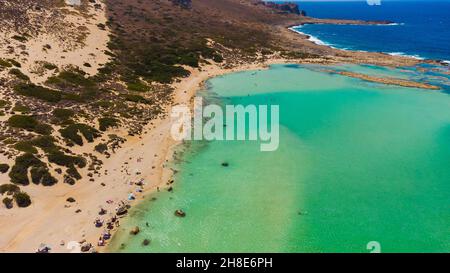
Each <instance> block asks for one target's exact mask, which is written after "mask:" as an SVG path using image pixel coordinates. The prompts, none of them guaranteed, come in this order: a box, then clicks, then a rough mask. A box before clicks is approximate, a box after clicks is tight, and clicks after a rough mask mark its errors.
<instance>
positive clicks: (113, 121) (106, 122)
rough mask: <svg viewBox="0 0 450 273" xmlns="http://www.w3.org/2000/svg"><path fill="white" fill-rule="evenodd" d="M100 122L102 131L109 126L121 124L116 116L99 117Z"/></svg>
mask: <svg viewBox="0 0 450 273" xmlns="http://www.w3.org/2000/svg"><path fill="white" fill-rule="evenodd" d="M98 123H99V128H100V131H103V132H104V131H106V130H108V128H110V127H117V125H118V124H119V120H117V119H115V118H108V117H105V118H99V119H98Z"/></svg>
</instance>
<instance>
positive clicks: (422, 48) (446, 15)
mask: <svg viewBox="0 0 450 273" xmlns="http://www.w3.org/2000/svg"><path fill="white" fill-rule="evenodd" d="M299 4H300V6H301V9H303V10H305V11H306V12H307V14H308V16H311V17H317V18H337V19H362V20H389V21H393V22H395V23H396V24H393V25H388V26H381V25H378V26H377V25H375V26H355V25H347V26H342V25H305V26H303V27H297V28H296V30H298V31H300V32H303V33H305V34H308V35H311V36H312V37H311V40H313V41H314V42H316V43H323V44H326V45H330V46H333V47H336V48H341V49H350V50H363V51H375V52H385V53H390V54H394V55H395V54H399V55H410V56H415V57H419V58H426V59H437V60H447V61H450V2H436V1H421V2H413V1H411V2H409V1H399V2H386V1H384V2H383V1H382V4H381V5H380V6H369V5H368V4H367V3H366V2H315V3H313V2H300V3H299Z"/></svg>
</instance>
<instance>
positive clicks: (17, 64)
mask: <svg viewBox="0 0 450 273" xmlns="http://www.w3.org/2000/svg"><path fill="white" fill-rule="evenodd" d="M8 62H10V63H11V64H12V65H14V66H15V67H22V65H21V64H20V63H19V62H18V61H16V60H14V59H8Z"/></svg>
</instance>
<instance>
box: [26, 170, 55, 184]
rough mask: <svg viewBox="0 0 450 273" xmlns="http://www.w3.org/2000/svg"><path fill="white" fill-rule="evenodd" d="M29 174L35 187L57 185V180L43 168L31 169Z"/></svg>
mask: <svg viewBox="0 0 450 273" xmlns="http://www.w3.org/2000/svg"><path fill="white" fill-rule="evenodd" d="M30 173H31V181H32V182H33V183H34V184H36V185H38V184H42V185H43V186H53V185H55V184H56V183H58V180H56V178H54V177H53V176H52V175H51V174H50V172H49V170H48V168H47V167H45V166H39V167H33V168H31V171H30Z"/></svg>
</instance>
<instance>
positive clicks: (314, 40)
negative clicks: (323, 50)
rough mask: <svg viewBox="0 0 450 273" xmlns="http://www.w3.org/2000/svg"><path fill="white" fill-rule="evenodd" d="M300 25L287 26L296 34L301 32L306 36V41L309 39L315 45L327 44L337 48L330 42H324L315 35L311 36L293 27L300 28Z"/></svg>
mask: <svg viewBox="0 0 450 273" xmlns="http://www.w3.org/2000/svg"><path fill="white" fill-rule="evenodd" d="M300 27H301V26H296V27H291V28H289V30H291V31H293V32H295V33H298V34H302V35H306V36H308V41H311V42H313V43H315V44H316V45H323V46H328V47H331V48H335V49H337V48H336V47H334V46H332V45H331V44H329V43H326V42H324V41H322V40H320V39H319V38H317V37H315V36H313V35H311V34H307V33H304V32H301V31H299V30H298V29H295V28H300Z"/></svg>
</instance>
